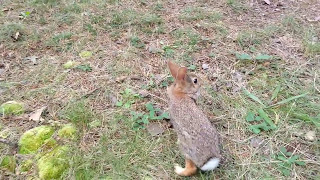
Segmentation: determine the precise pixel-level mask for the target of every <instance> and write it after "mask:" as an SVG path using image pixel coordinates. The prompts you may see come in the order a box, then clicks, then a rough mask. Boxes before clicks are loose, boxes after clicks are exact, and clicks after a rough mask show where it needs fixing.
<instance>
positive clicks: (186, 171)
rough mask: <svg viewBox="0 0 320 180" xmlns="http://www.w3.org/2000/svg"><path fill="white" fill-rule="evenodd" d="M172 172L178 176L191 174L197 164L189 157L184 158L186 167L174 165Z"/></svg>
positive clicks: (193, 172)
mask: <svg viewBox="0 0 320 180" xmlns="http://www.w3.org/2000/svg"><path fill="white" fill-rule="evenodd" d="M174 172H175V173H177V174H178V175H180V176H191V175H194V174H195V173H196V172H197V166H196V165H195V164H194V163H193V162H192V161H191V160H190V159H186V167H185V168H182V167H180V166H179V165H175V166H174Z"/></svg>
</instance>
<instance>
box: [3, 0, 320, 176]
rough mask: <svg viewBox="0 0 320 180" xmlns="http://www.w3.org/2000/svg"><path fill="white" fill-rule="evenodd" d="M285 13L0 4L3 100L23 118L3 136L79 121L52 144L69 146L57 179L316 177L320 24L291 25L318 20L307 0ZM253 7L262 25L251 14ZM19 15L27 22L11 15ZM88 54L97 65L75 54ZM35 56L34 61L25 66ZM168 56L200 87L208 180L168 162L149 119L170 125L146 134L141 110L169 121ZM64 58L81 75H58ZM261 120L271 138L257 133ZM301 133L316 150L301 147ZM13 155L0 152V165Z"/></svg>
mask: <svg viewBox="0 0 320 180" xmlns="http://www.w3.org/2000/svg"><path fill="white" fill-rule="evenodd" d="M283 3H285V4H284V6H285V7H286V9H281V14H283V16H282V15H281V16H280V15H279V14H277V13H278V12H274V13H272V14H268V12H269V10H270V9H268V8H271V6H267V5H263V4H260V3H259V4H257V3H256V2H253V4H251V5H250V4H249V3H248V1H242V0H219V1H215V2H214V3H211V2H207V1H206V2H205V1H197V2H192V4H190V3H189V4H181V3H178V2H169V1H161V2H160V1H155V0H151V1H117V0H109V1H100V0H81V1H77V2H73V1H72V2H71V1H67V0H59V1H58V0H32V1H26V2H18V1H17V0H13V1H9V0H5V1H4V2H3V4H1V5H0V7H1V9H10V10H8V11H6V10H5V11H1V12H0V23H1V24H3V26H1V27H0V42H1V44H0V52H1V53H0V54H1V57H2V59H1V61H0V104H2V103H4V102H6V101H10V100H15V101H19V102H23V103H24V104H25V105H26V108H27V110H26V114H24V115H23V117H14V116H12V117H10V118H3V117H1V121H0V122H1V123H0V125H1V126H0V127H2V128H0V135H1V136H0V137H1V138H6V139H7V140H10V141H17V140H18V139H19V137H20V136H21V134H22V133H23V132H25V131H26V130H28V129H30V128H32V127H35V126H37V125H43V124H44V125H47V124H51V125H54V126H59V125H60V124H67V123H73V124H75V125H76V126H77V128H78V129H79V130H80V131H79V138H78V139H77V140H76V141H74V142H60V141H59V142H58V143H61V144H65V145H68V146H69V147H70V148H71V149H72V151H71V153H70V155H69V157H70V159H69V162H70V168H69V169H67V170H66V171H65V172H64V174H63V175H62V177H61V179H293V178H296V179H319V163H318V159H317V158H318V156H319V153H320V152H319V148H318V142H319V125H320V122H319V121H320V119H319V117H320V114H319V112H320V106H319V103H320V101H319V100H320V96H319V89H320V86H319V82H320V80H319V77H320V71H319V69H320V66H319V63H318V61H319V57H320V56H319V55H320V50H319V39H318V37H317V35H318V34H319V28H318V26H317V22H312V23H311V22H308V21H307V20H306V19H304V18H300V17H304V15H305V13H306V12H307V13H308V16H310V17H311V16H312V17H313V16H316V14H315V13H314V12H313V11H311V7H312V3H310V4H308V5H306V4H303V5H302V2H300V1H294V2H291V3H287V2H283ZM258 6H259V13H263V14H268V17H269V16H270V18H265V16H261V14H259V15H257V12H256V9H257V7H258ZM267 7H268V8H267ZM296 7H300V8H299V9H296ZM11 8H12V9H11ZM292 10H295V14H292ZM22 12H30V14H28V15H26V16H25V17H23V18H18V17H17V16H16V15H19V14H21V13H22ZM279 13H280V12H279ZM238 17H239V18H241V19H242V21H238V19H237V18H238ZM17 32H19V38H17V39H14V38H13V37H14V36H15V35H16V34H17ZM150 49H152V51H151V50H150ZM85 51H89V52H91V53H92V55H90V57H87V58H82V57H81V55H80V53H81V52H85ZM154 52H156V53H154ZM241 55H243V56H241ZM259 55H260V56H261V55H263V56H264V57H268V58H262V59H261V58H260V59H259V58H257V57H258V56H259ZM30 56H37V57H38V59H37V64H35V65H34V64H32V63H30V62H28V61H26V60H24V59H25V57H30ZM240 56H241V57H246V56H250V57H252V58H251V59H250V60H246V58H243V59H241V58H239V57H240ZM167 60H173V61H176V62H178V63H179V64H182V65H185V66H187V67H188V68H189V69H190V71H193V72H194V73H196V74H197V75H199V76H200V77H201V79H203V81H204V84H203V88H202V91H201V93H202V96H201V97H200V99H199V101H198V105H199V106H200V107H201V108H202V110H203V111H204V112H205V114H206V115H207V116H208V117H209V119H210V120H211V122H212V123H213V124H215V126H216V128H217V130H218V132H219V134H220V136H221V142H222V143H221V151H222V154H223V161H222V164H221V166H220V167H219V168H218V169H216V170H215V171H213V172H198V173H197V174H196V175H195V176H194V177H190V178H181V177H178V176H177V175H176V174H175V173H174V172H173V166H174V164H175V163H178V164H181V165H183V163H184V160H183V157H182V156H181V153H180V152H179V149H178V146H177V144H176V141H177V137H176V134H175V132H174V130H173V129H172V128H168V127H167V123H166V122H165V121H164V120H157V122H159V123H160V124H161V125H163V126H164V127H165V128H164V132H163V133H162V134H161V135H159V136H151V135H150V134H149V132H148V130H147V129H146V128H145V126H146V124H147V122H146V121H143V116H145V117H146V116H148V117H147V120H148V121H149V122H154V121H155V120H152V118H151V117H153V116H151V114H152V113H151V112H150V110H148V109H147V108H146V104H148V103H152V105H153V107H154V108H159V109H160V110H161V111H163V112H167V111H168V104H167V102H168V97H167V95H166V88H167V86H168V85H170V84H171V83H172V77H171V76H169V71H168V69H167V64H166V62H167ZM68 61H73V62H76V63H77V65H76V66H75V67H73V68H71V69H65V68H64V67H63V64H65V63H66V62H68ZM203 64H208V66H209V69H206V70H204V69H202V65H203ZM3 69H4V71H2V70H3ZM129 89H130V92H129ZM243 89H246V90H247V91H248V92H249V93H248V92H247V91H244V90H243ZM142 91H146V92H145V93H143V92H142ZM245 92H246V93H245ZM305 93H307V94H306V95H303V94H305ZM141 94H144V95H143V96H142V95H141ZM249 94H250V95H249ZM299 95H303V96H301V97H300V96H299ZM297 97H298V98H297ZM257 99H259V100H257ZM259 101H260V102H259ZM42 106H47V107H48V108H47V110H46V111H45V112H44V113H43V114H42V117H43V118H44V119H45V120H44V121H41V122H33V121H28V120H27V119H26V118H25V117H27V115H28V114H29V113H30V112H33V111H35V110H36V109H39V108H40V107H42ZM261 109H262V110H263V111H261ZM132 112H135V113H140V114H142V116H141V117H139V118H138V119H137V118H133V116H132ZM249 112H251V113H252V114H253V115H252V117H253V119H252V118H251V119H250V118H249V120H248V119H247V115H248V113H249ZM262 112H263V113H262ZM258 116H259V118H260V119H259V118H258ZM260 116H261V117H260ZM266 117H267V118H269V119H270V120H271V121H272V122H273V123H274V124H275V126H276V128H274V129H268V128H266V127H267V126H259V124H261V123H264V122H268V120H265V118H266ZM261 118H262V119H261ZM257 119H258V120H257ZM256 125H258V126H256ZM137 126H138V128H137ZM252 126H254V127H261V128H260V131H259V132H258V133H257V131H256V133H255V132H253V131H252ZM310 131H314V132H315V134H316V135H315V138H316V140H315V141H311V140H307V139H306V137H305V134H306V133H308V132H310ZM8 132H9V133H8ZM255 142H259V143H258V144H257V143H255ZM283 148H285V149H286V151H287V152H285V153H283V154H281V152H282V151H281V150H283ZM288 152H289V153H288ZM10 153H12V151H11V148H10V147H9V146H7V145H4V144H2V143H1V144H0V160H2V158H3V157H4V156H5V155H8V154H10ZM20 156H21V155H19V158H17V167H19V166H20V164H21V161H20ZM292 157H294V158H293V160H292V159H291V158H292ZM297 157H299V158H298V159H295V158H297ZM25 158H27V157H25V156H23V157H22V158H21V159H25ZM289 159H291V160H290V161H289ZM291 161H292V162H291ZM297 161H301V162H304V163H305V165H304V164H303V163H300V164H299V163H296V162H297ZM0 171H1V175H0V179H1V178H2V177H3V175H4V174H6V175H7V176H9V177H10V178H13V179H27V178H37V169H36V168H34V169H32V170H31V171H30V172H28V173H25V174H23V173H20V172H19V171H17V172H16V173H15V174H14V173H10V172H8V171H5V170H3V169H1V170H0Z"/></svg>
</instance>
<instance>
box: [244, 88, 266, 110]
mask: <svg viewBox="0 0 320 180" xmlns="http://www.w3.org/2000/svg"><path fill="white" fill-rule="evenodd" d="M243 92H244V94H245V95H247V96H248V97H249V98H251V99H252V100H254V101H256V102H258V103H259V104H261V105H262V106H263V107H265V106H266V105H264V104H263V103H262V101H261V100H260V99H259V98H258V97H257V96H255V95H254V94H251V93H250V92H249V91H248V90H246V89H243Z"/></svg>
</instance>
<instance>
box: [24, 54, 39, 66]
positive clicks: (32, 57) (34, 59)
mask: <svg viewBox="0 0 320 180" xmlns="http://www.w3.org/2000/svg"><path fill="white" fill-rule="evenodd" d="M38 58H39V57H37V56H30V57H26V58H24V60H29V61H31V62H32V63H33V65H36V64H38V63H37V59H38Z"/></svg>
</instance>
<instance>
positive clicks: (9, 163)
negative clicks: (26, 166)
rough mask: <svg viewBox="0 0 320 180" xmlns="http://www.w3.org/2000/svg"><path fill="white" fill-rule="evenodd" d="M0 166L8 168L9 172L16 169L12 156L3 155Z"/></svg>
mask: <svg viewBox="0 0 320 180" xmlns="http://www.w3.org/2000/svg"><path fill="white" fill-rule="evenodd" d="M0 167H1V168H5V169H8V170H9V171H11V172H14V171H15V169H16V159H15V157H14V156H5V157H4V158H3V159H2V161H1V164H0Z"/></svg>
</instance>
